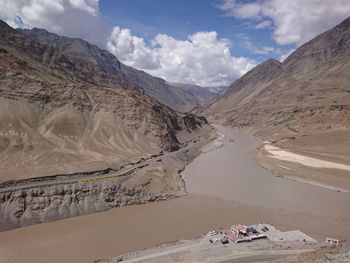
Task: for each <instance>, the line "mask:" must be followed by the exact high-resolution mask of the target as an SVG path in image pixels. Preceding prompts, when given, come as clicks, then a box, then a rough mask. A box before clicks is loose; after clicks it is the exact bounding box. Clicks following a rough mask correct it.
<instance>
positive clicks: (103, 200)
mask: <svg viewBox="0 0 350 263" xmlns="http://www.w3.org/2000/svg"><path fill="white" fill-rule="evenodd" d="M85 44H86V45H87V43H85ZM90 47H91V46H90ZM109 55H110V54H109ZM110 56H111V55H110ZM102 58H103V59H105V58H106V57H102ZM109 58H110V59H113V57H109ZM114 59H115V58H114ZM115 60H116V59H115ZM116 61H117V60H116ZM103 65H110V66H111V67H113V66H114V65H113V64H108V63H105V64H103ZM98 67H100V66H99V64H98V63H97V64H96V61H95V62H91V63H83V61H80V62H79V61H78V60H76V59H74V58H72V57H70V56H66V55H64V54H62V53H61V52H60V51H59V50H57V49H56V48H54V47H52V46H47V45H43V44H41V43H39V42H36V41H34V40H33V39H31V38H29V37H28V36H27V35H25V34H23V33H22V32H20V31H17V30H14V29H12V28H11V27H9V26H8V25H7V24H6V23H4V22H2V21H0V183H1V188H2V192H1V194H0V200H1V201H0V219H1V220H0V228H1V230H4V229H9V228H13V227H18V226H23V225H28V224H33V223H37V222H47V221H51V220H56V219H60V218H66V217H70V216H76V215H81V214H87V213H92V212H95V211H102V210H106V209H109V208H112V207H116V206H123V205H129V204H137V203H144V202H149V201H155V200H163V199H168V198H171V197H175V196H179V195H182V194H184V186H183V182H182V179H181V178H180V176H179V174H178V172H179V170H181V169H183V167H184V165H185V164H186V163H187V162H188V161H189V160H191V159H193V158H194V156H195V152H196V151H198V149H197V148H196V147H197V146H194V149H197V150H191V149H192V148H191V149H187V150H186V151H187V152H186V153H178V154H177V155H175V156H173V157H171V158H170V157H167V155H166V153H167V152H173V151H177V150H179V149H182V148H184V147H186V146H188V145H190V144H192V143H194V142H198V141H199V138H207V139H209V137H210V135H209V134H210V130H211V128H210V127H209V126H208V125H207V121H206V119H205V118H203V117H197V116H194V115H192V114H184V113H179V112H176V111H175V110H173V109H171V108H169V107H167V106H165V105H163V104H161V103H160V102H158V101H157V100H155V99H153V98H152V97H150V96H148V95H146V94H144V92H142V91H140V89H139V87H137V86H136V85H135V84H134V82H129V79H128V78H126V77H125V76H124V75H109V74H107V73H108V70H107V69H102V68H100V70H98V69H97V68H98ZM111 70H112V69H111ZM129 70H130V72H132V70H133V69H129ZM106 72H107V73H106ZM130 74H131V73H130ZM131 75H132V74H131ZM149 77H150V78H151V76H149ZM207 136H209V137H207ZM204 140H205V139H204ZM193 151H194V152H193ZM163 153H164V156H165V157H164V158H163V159H162V160H161V161H159V162H156V163H152V164H147V166H146V167H144V168H143V167H140V168H139V169H136V170H135V171H132V173H131V174H128V175H127V176H126V177H125V178H122V180H121V179H120V178H114V177H112V178H108V179H106V180H107V181H105V180H97V179H96V180H92V181H87V182H84V181H83V182H81V181H79V182H74V183H69V184H59V185H50V186H43V187H35V186H33V187H26V188H24V189H20V190H18V191H7V192H6V191H4V188H6V185H7V183H9V182H11V184H13V183H16V181H17V180H28V179H30V178H33V177H35V178H39V179H38V180H39V181H40V177H45V178H49V176H55V175H57V174H60V175H61V177H63V178H65V177H66V178H69V176H70V174H71V173H77V172H78V173H81V174H84V173H90V172H91V171H95V170H99V169H106V168H108V167H111V168H113V169H111V171H112V170H118V169H119V168H121V167H122V166H125V165H126V164H130V163H137V162H140V161H142V160H144V159H145V158H150V157H151V156H154V155H162V154H163ZM107 170H108V169H107ZM42 180H46V179H42ZM24 182H26V181H24Z"/></svg>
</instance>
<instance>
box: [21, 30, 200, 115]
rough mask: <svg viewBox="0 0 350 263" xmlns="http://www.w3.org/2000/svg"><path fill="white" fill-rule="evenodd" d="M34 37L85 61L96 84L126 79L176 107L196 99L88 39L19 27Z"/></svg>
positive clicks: (187, 107)
mask: <svg viewBox="0 0 350 263" xmlns="http://www.w3.org/2000/svg"><path fill="white" fill-rule="evenodd" d="M18 30H20V31H21V32H22V33H24V34H26V35H27V36H29V37H30V38H31V39H33V40H34V41H37V42H39V43H41V44H43V45H46V46H51V47H53V48H55V49H56V50H58V51H59V52H60V53H61V54H64V55H65V56H66V57H67V58H69V59H70V60H71V61H73V62H74V63H75V64H77V65H83V64H85V65H87V72H86V73H85V74H86V75H89V76H91V78H92V79H93V81H94V82H95V83H96V84H99V85H108V86H110V87H113V86H114V85H115V84H120V83H121V82H124V81H126V82H127V83H128V85H130V84H132V85H133V87H135V88H137V89H140V90H143V91H144V92H145V93H146V94H148V95H150V96H152V97H154V98H155V99H157V100H158V101H160V102H161V103H163V104H165V105H168V106H169V107H172V108H173V109H176V110H179V111H183V112H185V111H189V110H190V109H192V108H193V107H194V106H196V105H197V103H198V99H197V98H196V97H195V96H194V95H193V94H192V93H190V92H188V91H186V90H184V89H181V88H177V87H174V86H171V85H169V84H167V82H166V81H165V80H163V79H161V78H156V77H153V76H151V75H149V74H147V73H145V72H143V71H141V70H137V69H134V68H132V67H128V66H126V65H124V64H123V63H121V62H120V61H119V60H118V59H117V58H116V57H115V56H114V55H112V54H111V53H109V52H108V51H106V50H102V49H100V48H98V47H97V46H95V45H92V44H90V43H89V42H87V41H84V40H81V39H78V38H69V37H64V36H58V35H56V34H53V33H50V32H47V31H46V30H44V29H39V28H33V29H18Z"/></svg>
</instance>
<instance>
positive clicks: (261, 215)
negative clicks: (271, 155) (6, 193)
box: [0, 126, 350, 262]
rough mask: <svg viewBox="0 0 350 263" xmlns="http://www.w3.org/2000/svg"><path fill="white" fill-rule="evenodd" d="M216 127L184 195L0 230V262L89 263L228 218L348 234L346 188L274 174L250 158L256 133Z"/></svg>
mask: <svg viewBox="0 0 350 263" xmlns="http://www.w3.org/2000/svg"><path fill="white" fill-rule="evenodd" d="M217 128H218V130H219V132H220V133H222V134H224V135H225V137H223V138H221V139H219V141H220V140H221V142H222V143H223V147H220V148H216V149H214V148H213V147H212V148H213V149H212V151H209V152H206V153H204V154H202V155H201V156H199V157H198V158H196V159H195V160H194V161H193V162H192V163H191V164H190V165H189V166H188V167H187V168H186V169H185V171H184V173H183V176H184V178H185V180H186V186H187V191H188V192H189V193H190V194H189V195H188V196H185V197H182V198H177V199H175V200H170V201H163V202H158V203H149V204H146V205H138V206H129V207H122V208H116V209H112V210H109V211H106V212H103V213H97V214H90V215H86V216H80V217H75V218H69V219H66V220H60V221H56V222H51V223H45V224H38V225H32V226H29V227H24V228H20V229H15V230H12V231H7V232H2V233H0V262H91V261H93V260H94V259H97V258H108V257H111V256H115V255H118V254H123V253H127V252H131V251H135V250H140V249H143V248H148V247H152V246H155V245H158V244H162V243H166V242H171V241H175V240H179V239H189V238H194V237H196V236H198V235H200V234H203V233H205V232H207V231H209V230H212V229H215V228H218V227H227V226H229V225H230V224H233V223H246V224H253V223H258V222H269V223H272V224H274V225H275V226H277V227H279V228H282V229H284V230H286V229H300V230H302V231H304V232H305V233H307V234H309V235H311V236H312V237H314V238H317V239H319V240H323V239H324V238H325V237H326V236H330V237H335V238H341V239H348V240H349V239H350V209H349V208H350V195H349V194H343V193H338V192H335V191H331V190H327V189H322V188H319V187H315V186H312V185H307V184H303V183H298V182H294V181H290V180H287V179H283V178H277V177H274V176H272V175H270V174H269V172H268V171H266V170H265V169H263V168H261V167H260V166H259V165H258V164H257V163H256V161H255V154H256V147H258V146H259V144H260V141H259V140H258V139H257V138H254V137H252V136H250V135H248V134H246V133H244V132H243V131H240V130H232V129H230V128H225V127H222V126H217ZM232 140H233V141H232ZM215 143H217V142H215ZM209 148H210V147H209Z"/></svg>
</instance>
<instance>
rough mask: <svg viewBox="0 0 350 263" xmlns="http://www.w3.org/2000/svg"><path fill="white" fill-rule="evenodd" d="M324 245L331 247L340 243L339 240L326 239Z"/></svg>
mask: <svg viewBox="0 0 350 263" xmlns="http://www.w3.org/2000/svg"><path fill="white" fill-rule="evenodd" d="M326 243H328V244H331V245H336V246H338V245H340V243H341V241H340V240H339V239H334V238H329V237H327V238H326Z"/></svg>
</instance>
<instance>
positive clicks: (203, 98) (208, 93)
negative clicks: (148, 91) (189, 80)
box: [169, 83, 217, 106]
mask: <svg viewBox="0 0 350 263" xmlns="http://www.w3.org/2000/svg"><path fill="white" fill-rule="evenodd" d="M169 84H170V85H171V86H173V87H178V88H181V89H183V90H185V91H187V92H189V93H191V94H192V95H193V96H194V97H195V98H196V100H197V105H196V106H199V105H202V104H205V103H206V102H208V101H209V100H211V99H213V98H214V97H216V95H217V93H215V92H213V91H212V90H210V89H209V88H205V87H200V86H197V85H191V84H185V83H169Z"/></svg>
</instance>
